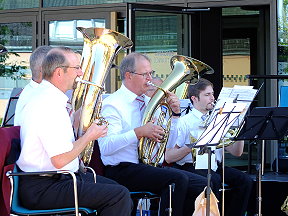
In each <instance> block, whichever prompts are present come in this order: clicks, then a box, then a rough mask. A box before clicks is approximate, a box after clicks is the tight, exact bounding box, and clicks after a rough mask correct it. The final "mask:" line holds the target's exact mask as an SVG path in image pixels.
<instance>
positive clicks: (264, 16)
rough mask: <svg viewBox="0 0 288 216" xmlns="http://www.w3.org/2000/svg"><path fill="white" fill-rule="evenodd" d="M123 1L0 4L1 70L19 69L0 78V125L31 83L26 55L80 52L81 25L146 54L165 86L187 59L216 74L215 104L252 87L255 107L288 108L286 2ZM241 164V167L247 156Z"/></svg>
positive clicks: (111, 79)
mask: <svg viewBox="0 0 288 216" xmlns="http://www.w3.org/2000/svg"><path fill="white" fill-rule="evenodd" d="M127 2H128V1H125V0H0V8H1V10H0V44H3V45H4V46H5V47H6V48H7V49H8V51H9V52H10V53H9V55H7V56H6V57H5V59H2V58H3V57H1V59H0V60H1V65H2V66H4V68H6V69H9V68H11V67H13V66H15V65H21V66H23V67H22V68H20V70H19V71H18V72H17V73H12V74H11V73H7V72H5V71H4V72H2V73H0V109H1V110H0V118H1V117H3V114H4V112H5V109H6V106H7V101H8V99H9V97H10V94H11V91H12V89H13V88H16V87H17V88H21V87H24V86H25V85H26V84H27V83H28V82H29V77H31V76H30V74H31V73H30V71H29V56H30V54H31V52H32V51H33V50H34V49H35V48H36V47H37V46H40V45H51V46H60V45H62V46H69V47H71V48H73V49H74V50H77V51H79V52H81V50H82V47H83V37H82V35H81V33H80V32H79V31H77V30H76V27H79V26H80V27H86V28H87V27H101V28H108V29H112V30H115V31H117V32H120V33H122V34H124V35H127V36H128V37H129V38H131V40H132V41H133V43H134V46H133V48H132V49H131V50H130V51H137V52H142V53H145V54H147V55H148V56H149V57H150V58H151V60H152V65H153V68H154V70H155V71H156V75H157V76H160V77H161V78H163V79H165V78H166V77H167V76H168V75H169V73H170V72H171V67H170V58H171V57H172V56H173V55H175V54H180V55H185V56H189V57H192V58H196V59H198V60H200V61H202V62H204V63H206V64H208V65H210V66H211V67H212V68H213V69H214V70H215V73H214V74H213V75H207V76H205V78H207V79H209V80H211V81H212V82H213V83H214V85H215V94H216V97H217V95H218V94H219V92H220V91H221V89H222V87H231V86H234V85H244V86H246V85H253V86H254V88H257V89H260V88H261V89H260V91H259V93H258V95H257V97H256V98H255V100H254V102H253V103H252V106H254V107H255V106H278V105H279V103H280V102H281V101H282V105H284V106H285V104H286V101H285V98H284V97H283V96H282V97H281V92H282V90H283V89H284V90H283V91H285V86H288V84H287V81H286V80H285V79H284V78H285V77H284V78H283V77H282V78H281V77H280V76H278V75H281V76H282V75H286V74H287V73H288V69H287V68H288V64H287V61H288V59H287V55H288V53H287V44H288V35H287V26H288V23H287V5H288V1H287V0H277V1H276V0H238V1H235V0H210V1H205V0H174V1H173V0H170V1H169V0H158V1H145V0H142V1H141V0H135V1H129V3H127ZM12 52H15V53H17V54H18V55H14V54H12ZM123 55H125V51H122V52H120V53H119V54H118V56H117V58H116V60H115V64H116V65H117V64H119V63H120V61H121V59H122V58H123ZM280 78H281V79H280ZM120 83H121V81H120V76H119V71H118V70H117V69H112V70H111V72H110V74H109V75H108V78H107V81H106V91H107V92H108V93H112V92H114V91H115V90H117V89H118V88H119V87H120ZM283 86H284V87H283ZM286 106H287V105H286ZM283 145H284V147H283V148H282V150H283V149H285V147H286V144H285V143H284V144H283ZM279 150H281V149H279V148H278V145H271V147H269V149H267V151H266V159H267V163H268V164H270V165H271V164H272V162H273V161H274V159H275V158H276V157H277V155H278V151H279ZM282 150H281V151H282ZM253 151H254V152H255V151H256V149H255V148H254V150H253V147H252V150H250V153H249V154H250V155H252V159H253V154H252V153H253ZM247 152H248V150H247ZM251 152H252V153H251ZM282 153H283V156H284V157H286V156H287V155H286V153H285V151H282ZM243 159H244V160H245V161H246V159H247V155H244V156H243ZM231 160H233V158H231ZM237 163H238V164H241V161H240V160H238V162H237ZM245 163H246V162H245Z"/></svg>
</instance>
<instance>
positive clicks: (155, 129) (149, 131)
mask: <svg viewBox="0 0 288 216" xmlns="http://www.w3.org/2000/svg"><path fill="white" fill-rule="evenodd" d="M134 131H135V133H136V136H137V138H138V139H141V138H142V137H147V138H150V139H153V140H154V141H156V142H160V141H161V139H162V138H163V136H164V129H163V128H162V127H161V126H159V125H154V124H153V122H148V123H147V124H145V125H143V126H141V127H138V128H135V129H134Z"/></svg>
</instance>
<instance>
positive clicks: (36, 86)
mask: <svg viewBox="0 0 288 216" xmlns="http://www.w3.org/2000/svg"><path fill="white" fill-rule="evenodd" d="M29 85H30V86H31V87H32V88H38V87H39V83H37V82H35V81H34V80H32V79H31V81H30V83H29Z"/></svg>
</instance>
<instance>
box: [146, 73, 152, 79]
mask: <svg viewBox="0 0 288 216" xmlns="http://www.w3.org/2000/svg"><path fill="white" fill-rule="evenodd" d="M146 78H147V80H148V81H151V80H152V74H151V73H148V76H147V77H146Z"/></svg>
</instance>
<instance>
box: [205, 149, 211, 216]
mask: <svg viewBox="0 0 288 216" xmlns="http://www.w3.org/2000/svg"><path fill="white" fill-rule="evenodd" d="M207 151H208V172H207V188H206V216H210V194H211V187H210V182H211V154H212V153H211V147H208V148H207Z"/></svg>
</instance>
